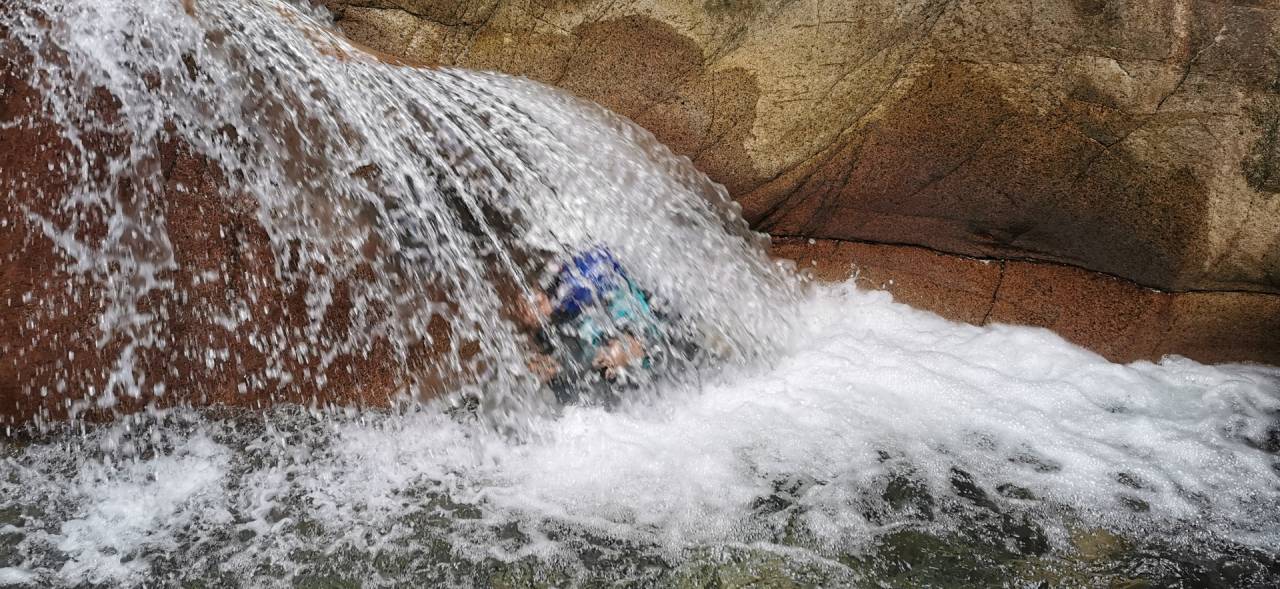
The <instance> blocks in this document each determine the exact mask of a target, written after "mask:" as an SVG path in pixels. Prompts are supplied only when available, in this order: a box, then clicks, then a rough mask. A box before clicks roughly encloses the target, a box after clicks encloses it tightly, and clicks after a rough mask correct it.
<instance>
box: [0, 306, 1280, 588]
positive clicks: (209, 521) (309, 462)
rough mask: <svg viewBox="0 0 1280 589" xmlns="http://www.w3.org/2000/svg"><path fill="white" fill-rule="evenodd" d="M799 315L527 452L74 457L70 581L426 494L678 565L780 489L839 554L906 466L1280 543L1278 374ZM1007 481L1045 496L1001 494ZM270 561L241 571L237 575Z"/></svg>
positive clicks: (279, 449) (483, 443) (832, 314)
mask: <svg viewBox="0 0 1280 589" xmlns="http://www.w3.org/2000/svg"><path fill="white" fill-rule="evenodd" d="M797 315H798V316H799V320H798V322H797V330H796V333H795V334H794V337H793V338H792V339H791V343H790V345H789V347H788V349H787V351H786V353H784V354H782V355H781V356H780V357H778V358H777V359H776V362H775V363H774V365H772V366H767V367H757V368H756V369H755V370H752V371H747V372H743V373H739V374H729V375H721V376H720V377H719V378H717V379H715V382H709V383H707V384H706V385H705V386H704V387H703V388H701V389H700V390H697V391H690V390H686V391H668V392H667V395H666V396H665V398H664V399H663V400H661V401H660V402H658V403H657V404H656V405H652V406H645V407H636V408H631V409H628V410H625V411H617V412H607V411H604V410H600V409H594V408H571V409H569V410H567V411H566V412H565V414H564V415H563V416H562V417H560V418H559V419H541V418H539V420H538V421H536V422H535V423H533V424H531V427H530V430H531V431H533V432H536V435H535V436H533V437H532V438H529V439H525V440H523V441H512V440H510V439H505V438H501V437H498V436H494V435H486V434H485V433H484V432H483V431H481V430H480V429H478V428H477V427H473V426H471V425H468V424H466V423H460V422H459V421H457V420H455V419H453V418H451V417H449V416H446V415H444V414H442V413H439V412H436V411H433V410H428V411H416V412H411V413H409V414H408V415H404V416H388V415H384V414H367V415H364V416H362V417H358V418H342V417H337V416H334V417H332V418H330V419H324V420H319V421H317V425H316V426H315V427H314V428H313V429H312V430H310V431H312V433H311V434H308V435H309V436H311V437H308V436H302V435H297V436H294V437H288V436H273V435H270V434H268V435H265V436H262V437H261V438H259V439H260V440H266V441H267V442H263V444H264V445H266V446H274V447H275V449H274V450H271V451H272V452H275V455H277V456H283V457H286V458H287V459H282V460H276V461H273V462H270V464H269V465H266V466H260V467H253V468H249V469H248V470H247V471H245V472H243V473H239V474H228V472H229V471H228V466H227V464H228V461H229V460H230V458H229V455H230V454H231V453H233V452H235V451H241V449H235V450H233V449H229V448H227V447H225V446H224V445H221V444H219V443H217V442H214V441H213V440H212V439H211V438H209V437H208V436H205V435H204V434H201V435H197V436H196V437H193V438H191V439H190V440H189V441H188V442H187V443H186V444H184V445H181V446H179V447H178V448H177V449H176V450H175V451H174V452H171V453H168V454H163V455H160V456H157V457H154V458H150V459H146V460H142V459H139V460H135V461H126V462H120V463H115V464H113V465H111V466H108V467H102V466H85V467H84V468H83V469H82V471H81V472H80V473H78V474H77V475H76V476H75V477H74V478H72V479H71V481H70V484H71V485H72V488H70V489H68V490H67V491H68V492H69V493H71V494H72V495H74V497H75V499H74V502H76V503H77V504H78V505H79V507H78V510H77V513H76V514H75V516H74V517H73V518H71V519H68V520H66V521H65V523H63V524H62V526H61V531H60V535H61V539H60V541H58V542H57V543H56V546H57V549H58V550H61V551H63V552H65V553H66V555H67V556H68V557H69V560H67V561H66V563H65V565H63V567H62V569H61V578H62V579H66V580H70V579H87V580H92V581H97V582H101V581H105V580H108V579H128V578H136V575H137V574H138V573H139V571H140V570H141V569H139V568H138V567H141V566H143V565H141V564H138V563H137V562H136V561H135V562H132V563H124V562H120V561H119V555H123V554H132V553H136V552H137V551H138V550H139V549H140V548H141V547H144V546H163V545H164V543H165V542H172V541H174V540H173V538H174V537H175V534H176V533H177V532H179V531H182V530H184V529H186V528H189V527H191V526H197V527H205V528H208V527H214V526H216V525H217V524H219V522H227V521H229V520H230V516H229V515H227V513H229V512H235V513H238V514H241V515H240V516H239V517H240V518H242V519H247V520H248V522H247V523H241V524H237V525H238V526H239V527H240V528H239V529H248V530H252V531H254V533H256V534H258V537H259V538H269V536H270V535H271V534H273V533H283V532H280V530H281V529H282V528H281V527H280V525H278V524H277V523H275V522H273V521H272V520H271V518H270V517H268V514H269V512H270V511H271V510H272V509H273V507H275V506H278V505H279V504H280V503H281V502H282V501H284V498H285V497H293V498H294V499H293V500H298V498H299V497H301V502H302V503H301V504H304V505H306V509H307V511H308V513H309V515H310V516H311V517H313V518H314V519H315V520H317V521H318V522H320V524H321V525H323V526H324V527H325V528H326V529H328V530H330V531H331V532H332V533H333V534H334V535H335V536H334V537H337V538H339V539H342V540H343V541H350V542H352V543H354V544H357V545H361V546H365V547H368V546H377V545H379V544H380V543H382V542H389V541H390V540H388V538H390V537H392V536H394V535H395V534H394V532H388V531H387V530H389V529H391V528H390V527H389V526H392V524H394V523H395V522H396V521H397V520H399V519H400V518H402V517H403V516H404V514H405V513H406V512H407V511H409V510H411V509H413V507H414V501H416V500H417V499H415V497H417V495H414V494H413V493H412V492H411V490H412V489H414V488H419V487H422V486H424V485H425V486H427V487H430V488H432V489H434V490H436V491H440V492H444V493H447V494H448V495H449V497H450V498H451V500H452V501H455V502H458V503H462V504H470V505H475V506H478V508H479V510H480V512H481V514H480V517H478V518H477V519H476V520H475V521H474V522H458V523H457V525H456V526H455V527H454V533H455V534H457V537H455V538H453V541H454V543H455V547H459V546H470V547H472V549H474V550H477V551H479V552H480V553H481V554H485V553H487V554H490V555H496V556H499V557H504V558H507V557H516V556H521V555H524V554H542V555H557V554H563V552H564V548H563V547H562V546H559V545H557V543H556V541H554V540H552V539H550V538H549V537H546V536H540V535H539V534H540V532H539V531H538V530H539V529H540V525H541V524H546V523H548V522H555V523H557V524H558V525H567V526H570V527H572V528H575V529H584V530H590V531H591V532H592V533H598V534H604V535H606V536H609V537H615V538H622V539H626V540H629V541H635V542H639V543H642V544H656V545H658V546H660V547H662V548H665V549H668V550H670V551H671V553H679V552H680V551H682V550H686V549H689V548H695V547H697V546H702V545H708V544H710V545H715V544H724V543H743V542H747V543H749V542H767V541H768V540H769V538H770V537H771V535H770V534H772V533H774V532H776V529H775V528H776V527H777V526H778V525H780V522H778V521H774V520H773V519H771V517H770V516H769V515H768V514H764V515H761V514H759V513H757V511H756V505H757V501H758V500H759V498H761V497H765V496H768V495H769V494H770V493H774V492H776V491H777V489H778V485H779V481H784V482H785V483H786V486H787V487H788V490H787V493H790V494H791V496H792V497H793V499H794V501H795V503H796V505H799V506H801V507H802V508H803V514H802V516H801V521H802V522H803V524H804V526H805V527H806V528H807V529H808V533H810V534H811V535H812V536H813V537H814V538H816V542H817V543H818V544H820V545H839V546H845V547H847V546H850V545H857V544H858V543H860V542H866V541H869V540H870V539H871V538H873V537H874V536H875V534H876V533H878V532H880V531H883V530H884V528H883V527H882V526H883V524H881V523H877V521H876V520H875V519H874V518H871V517H868V516H867V514H866V508H867V507H868V505H870V504H869V501H871V499H869V497H872V498H874V496H876V495H877V494H878V493H879V492H880V490H881V489H883V487H884V480H885V477H886V476H888V475H889V473H891V472H909V473H911V476H912V477H914V478H916V479H918V480H920V481H922V482H923V484H924V485H926V486H927V488H928V489H929V490H930V492H931V493H932V494H933V495H934V496H935V497H941V498H944V500H945V498H946V497H954V496H955V492H954V491H952V490H951V489H952V482H951V481H952V479H953V478H954V477H955V471H954V470H953V469H960V470H963V471H964V472H966V473H969V475H971V477H972V480H973V481H974V483H975V484H976V485H977V486H978V487H980V488H981V489H983V490H984V491H986V492H987V493H988V494H989V495H990V496H991V497H993V498H994V500H997V501H1000V502H1002V504H1003V505H1006V506H1013V507H1018V506H1023V507H1026V508H1027V509H1032V510H1035V509H1039V508H1037V507H1036V506H1037V505H1050V504H1051V505H1054V506H1056V507H1055V508H1054V509H1052V510H1051V509H1043V510H1042V516H1043V518H1045V521H1046V522H1047V527H1049V528H1052V527H1053V525H1052V522H1049V521H1048V520H1050V519H1052V518H1054V517H1057V516H1055V515H1053V514H1054V513H1060V512H1061V509H1060V508H1065V509H1068V510H1069V511H1070V514H1071V517H1072V518H1075V520H1076V521H1083V522H1085V523H1086V524H1091V525H1106V526H1108V527H1112V528H1115V529H1120V530H1128V531H1130V532H1134V533H1142V530H1148V531H1150V530H1176V529H1181V528H1180V526H1191V527H1193V528H1194V529H1195V531H1196V534H1198V536H1197V537H1200V538H1214V539H1219V540H1225V541H1230V542H1236V543H1242V544H1246V545H1251V546H1255V547H1259V548H1264V549H1272V550H1274V549H1276V548H1280V522H1277V521H1276V520H1275V518H1274V517H1269V516H1268V514H1271V516H1273V515H1274V513H1275V511H1274V510H1275V509H1277V508H1278V507H1280V471H1278V470H1277V467H1276V462H1277V459H1276V456H1274V455H1272V454H1268V453H1267V452H1264V451H1263V450H1260V449H1257V448H1256V447H1255V446H1256V445H1257V444H1256V442H1257V441H1259V440H1264V439H1265V438H1266V436H1267V435H1269V433H1268V431H1269V430H1268V428H1275V427H1277V415H1280V370H1277V369H1274V368H1266V367H1260V366H1243V365H1236V366H1204V365H1201V364H1197V363H1195V362H1191V361H1189V360H1186V359H1182V358H1168V359H1165V360H1164V361H1162V362H1160V363H1149V362H1137V363H1134V364H1130V365H1117V364H1112V363H1109V362H1107V361H1106V360H1104V359H1103V358H1101V357H1100V356H1098V355H1096V354H1094V353H1091V352H1089V351H1087V350H1083V349H1081V348H1079V347H1076V346H1074V345H1072V344H1070V343H1068V342H1066V341H1064V340H1062V339H1061V338H1059V337H1058V336H1056V335H1054V334H1052V333H1050V332H1048V331H1046V330H1041V329H1032V328H1025V327H1013V326H1003V325H996V326H990V327H974V326H969V325H963V324H957V323H952V322H949V321H946V320H944V319H941V318H939V317H937V316H935V315H932V314H929V313H925V312H921V311H917V310H913V309H911V308H909V307H906V306H904V305H900V304H896V303H893V302H892V301H891V299H890V297H889V296H888V295H887V294H885V293H881V292H864V291H858V290H856V289H854V288H853V287H852V286H849V285H842V286H838V287H830V288H824V289H822V290H820V291H819V292H818V293H816V294H815V295H814V296H813V297H812V298H810V299H809V300H807V301H805V303H804V304H803V305H802V306H801V308H800V309H798V310H797ZM214 437H215V438H216V436H214ZM1251 440H1252V441H1253V442H1255V443H1254V444H1253V445H1251V443H1250V441H1251ZM72 443H74V442H72ZM255 443H256V442H255ZM263 450H264V451H265V450H270V449H269V448H263ZM32 451H34V450H32ZM243 451H255V449H254V448H253V447H249V448H245V449H243ZM895 469H896V470H895ZM37 470H38V469H37ZM232 470H234V469H232ZM0 478H3V477H0ZM19 478H22V477H19ZM229 478H238V482H237V483H236V484H235V485H234V487H235V489H236V490H235V491H234V492H233V491H231V490H229V487H228V479H229ZM24 483H25V484H37V485H38V484H40V483H39V482H38V481H36V480H35V479H34V478H27V479H26V480H24ZM66 483H67V481H60V480H58V479H56V478H55V479H50V480H49V481H48V482H47V483H45V484H46V485H57V484H66ZM1005 483H1010V484H1015V485H1018V486H1019V487H1021V488H1023V489H1026V490H1029V491H1030V492H1031V493H1033V494H1034V495H1035V497H1037V500H1036V501H1028V500H1021V499H1007V498H1003V497H999V496H998V494H997V492H996V489H997V488H998V487H999V486H1000V485H1002V484H1005ZM46 491H48V489H46ZM19 492H21V491H19ZM1139 503H1140V504H1142V505H1144V506H1145V509H1144V510H1136V512H1135V510H1134V509H1132V506H1133V505H1135V504H1139ZM1055 510H1056V511H1055ZM503 522H525V523H532V524H533V525H526V526H522V527H521V529H522V531H524V532H525V533H526V534H527V535H529V536H530V538H529V541H528V542H527V543H526V544H525V545H522V546H519V547H516V548H515V549H514V550H516V553H511V552H508V550H510V549H511V548H510V547H509V546H508V547H503V546H499V545H498V544H497V543H494V542H490V540H491V538H492V536H491V535H485V534H487V533H489V532H485V530H492V528H493V526H496V525H500V524H502V523H503ZM941 525H950V524H949V523H948V522H947V521H946V520H945V519H944V520H941ZM542 527H545V526H542ZM370 530H378V533H377V534H369V533H368V532H369V531H370ZM183 533H186V532H183ZM282 544H288V543H287V542H284V543H282ZM272 554H276V555H277V557H278V555H279V554H280V552H279V551H276V552H273V553H272ZM113 555H114V556H113ZM262 558H266V557H265V556H262V555H259V554H257V553H256V552H253V551H248V550H246V551H244V553H242V554H237V555H234V557H233V558H230V560H231V561H232V562H233V564H235V563H239V564H235V566H237V567H243V568H248V567H249V566H251V565H252V563H253V562H254V560H255V559H262ZM6 574H10V575H16V574H18V573H6Z"/></svg>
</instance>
